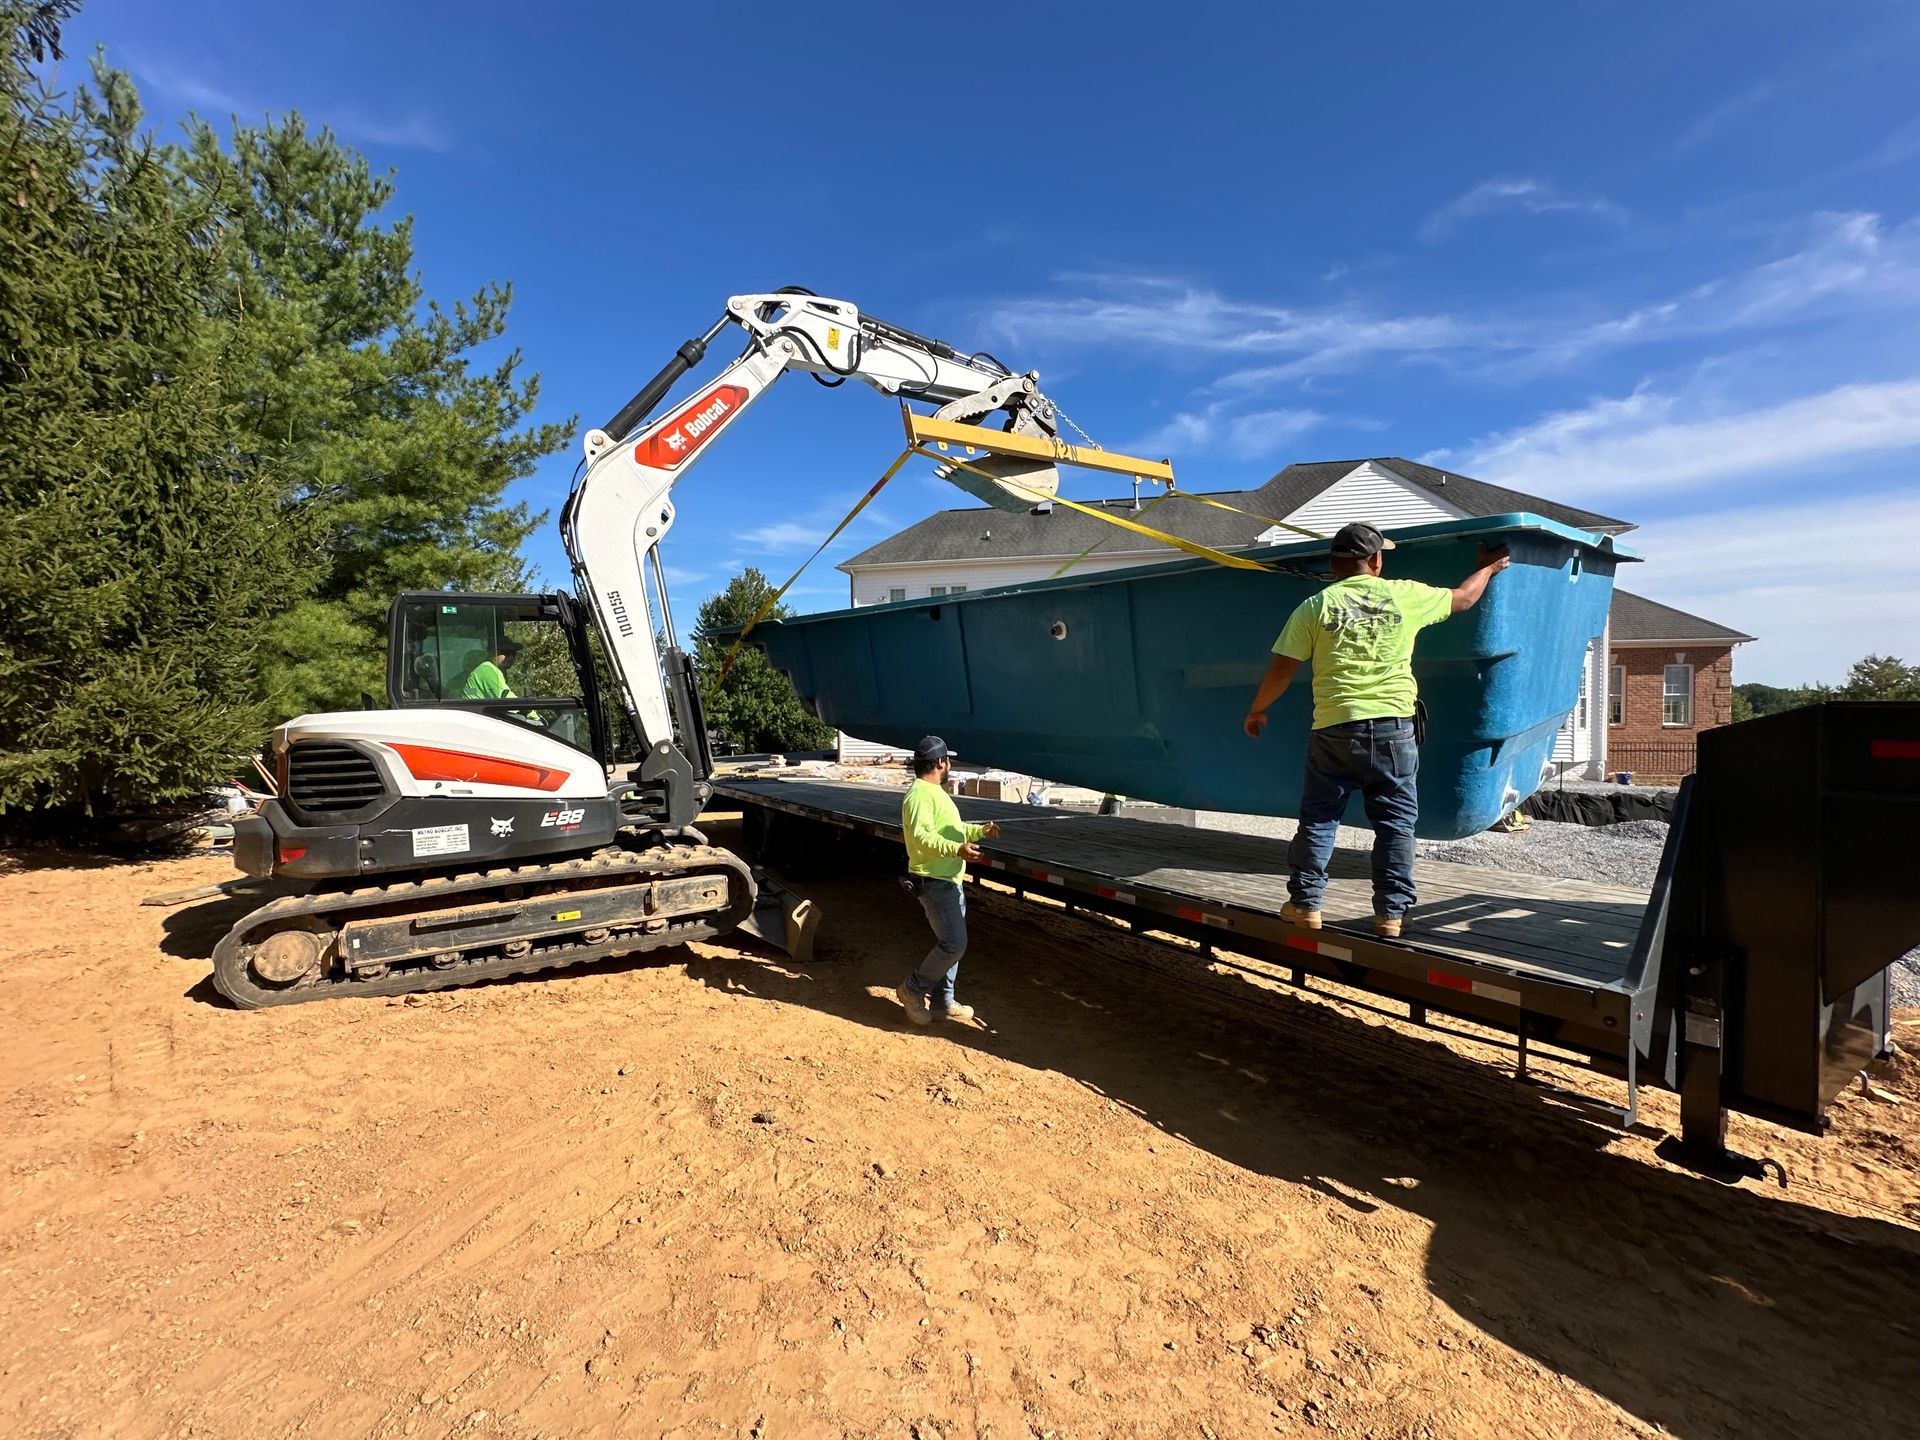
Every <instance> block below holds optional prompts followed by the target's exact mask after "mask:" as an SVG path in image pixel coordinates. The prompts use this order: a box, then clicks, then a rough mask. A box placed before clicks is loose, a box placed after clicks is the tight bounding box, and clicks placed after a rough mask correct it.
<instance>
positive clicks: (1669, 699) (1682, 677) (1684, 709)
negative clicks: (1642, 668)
mask: <svg viewBox="0 0 1920 1440" xmlns="http://www.w3.org/2000/svg"><path fill="white" fill-rule="evenodd" d="M1660 723H1661V724H1662V725H1691V724H1692V723H1693V667H1692V666H1691V665H1669V666H1667V668H1666V669H1665V670H1663V671H1662V672H1661V679H1660Z"/></svg>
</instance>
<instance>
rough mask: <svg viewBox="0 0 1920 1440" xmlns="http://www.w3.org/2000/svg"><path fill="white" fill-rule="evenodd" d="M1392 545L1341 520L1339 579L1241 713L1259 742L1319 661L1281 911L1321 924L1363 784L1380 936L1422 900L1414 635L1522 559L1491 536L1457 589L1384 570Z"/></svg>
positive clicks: (1300, 613)
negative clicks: (1344, 821)
mask: <svg viewBox="0 0 1920 1440" xmlns="http://www.w3.org/2000/svg"><path fill="white" fill-rule="evenodd" d="M1391 549H1393V541H1391V540H1389V539H1387V537H1386V536H1384V535H1382V534H1381V533H1380V532H1379V531H1378V530H1377V529H1375V528H1374V527H1373V526H1371V525H1368V524H1365V523H1364V522H1361V521H1355V522H1353V523H1352V524H1349V525H1343V526H1341V527H1340V530H1339V532H1338V533H1337V534H1336V535H1335V536H1334V537H1333V550H1332V567H1331V568H1332V571H1333V583H1332V584H1331V585H1328V586H1326V587H1325V588H1324V589H1322V590H1320V591H1318V592H1317V593H1316V594H1314V595H1311V596H1309V597H1308V598H1307V599H1305V600H1303V601H1301V603H1300V604H1299V606H1298V607H1297V608H1296V609H1295V610H1294V612H1293V614H1292V615H1290V616H1289V617H1288V618H1287V623H1286V627H1285V628H1284V629H1283V630H1281V632H1280V638H1279V639H1278V640H1276V641H1274V642H1273V658H1272V659H1271V660H1270V661H1268V662H1267V671H1266V674H1264V675H1262V676H1261V677H1260V685H1259V688H1258V689H1257V690H1255V691H1254V695H1253V704H1252V706H1251V707H1249V709H1248V710H1247V716H1246V719H1245V720H1244V721H1242V722H1241V725H1242V728H1243V729H1244V730H1245V731H1246V732H1247V734H1248V735H1250V736H1253V737H1254V738H1256V739H1257V738H1258V737H1259V736H1260V734H1261V732H1262V731H1264V730H1265V729H1266V728H1267V709H1268V707H1269V706H1271V705H1272V704H1273V703H1274V701H1276V700H1278V699H1279V698H1280V697H1281V696H1282V695H1283V694H1285V693H1286V690H1287V687H1288V686H1289V685H1291V684H1292V683H1293V677H1294V676H1295V675H1296V674H1297V673H1298V672H1299V669H1300V667H1301V666H1302V665H1311V666H1312V667H1313V734H1312V735H1311V736H1310V737H1309V738H1308V740H1307V756H1306V766H1307V773H1306V780H1305V783H1304V784H1303V785H1302V786H1301V790H1300V825H1299V829H1297V830H1296V831H1295V832H1294V836H1293V847H1292V849H1291V850H1289V851H1288V854H1287V863H1288V868H1289V872H1290V873H1289V874H1288V877H1287V893H1288V895H1289V896H1290V897H1291V898H1290V899H1289V900H1288V901H1287V903H1286V904H1285V905H1283V906H1282V907H1281V909H1280V918H1281V919H1283V920H1287V921H1291V922H1292V923H1293V924H1295V925H1299V926H1302V927H1303V928H1305V929H1308V930H1318V929H1319V928H1320V901H1321V898H1322V897H1323V896H1324V895H1325V894H1326V890H1327V862H1328V861H1329V860H1331V859H1332V858H1333V842H1334V837H1335V835H1336V834H1337V832H1338V831H1339V828H1340V820H1341V817H1342V816H1343V815H1345V814H1346V810H1347V802H1348V800H1350V799H1351V798H1352V796H1353V793H1354V792H1355V791H1356V790H1357V791H1359V792H1360V799H1361V804H1362V805H1363V806H1364V807H1365V809H1366V814H1367V819H1368V820H1369V821H1371V822H1372V823H1373V835H1374V839H1373V933H1374V934H1376V935H1380V936H1384V937H1388V938H1391V937H1393V936H1397V935H1398V934H1399V933H1400V926H1401V921H1402V918H1403V917H1404V916H1405V915H1406V913H1407V911H1408V910H1410V909H1412V908H1413V905H1414V902H1415V899H1416V896H1415V893H1414V887H1413V827H1414V823H1415V822H1416V821H1417V820H1418V819H1419V817H1420V801H1419V795H1418V792H1417V790H1416V788H1415V786H1416V781H1417V780H1418V778H1419V773H1420V747H1419V744H1418V741H1417V740H1416V738H1415V734H1414V720H1413V716H1414V707H1415V705H1416V704H1417V703H1418V701H1419V687H1418V686H1417V685H1416V684H1415V682H1414V678H1413V643H1414V640H1415V638H1416V637H1417V636H1418V635H1419V633H1420V632H1421V631H1422V630H1423V629H1425V628H1426V627H1427V626H1429V625H1435V624H1438V623H1439V622H1440V621H1442V620H1445V619H1447V618H1448V617H1449V616H1451V615H1458V614H1460V613H1461V612H1462V611H1463V610H1471V609H1472V608H1473V607H1474V606H1475V605H1477V604H1479V603H1480V597H1481V596H1482V595H1484V594H1485V593H1486V590H1487V582H1488V581H1490V580H1492V579H1493V577H1494V576H1495V575H1496V574H1498V573H1499V572H1500V571H1502V570H1504V569H1506V568H1507V566H1508V564H1509V563H1511V562H1510V560H1509V557H1508V555H1507V549H1506V547H1505V546H1504V545H1503V546H1500V547H1499V548H1497V549H1493V550H1489V549H1488V548H1487V547H1486V546H1484V545H1482V546H1481V547H1480V554H1479V560H1478V563H1477V564H1476V565H1475V567H1474V569H1473V572H1472V573H1471V574H1469V575H1468V576H1467V578H1466V579H1464V580H1462V581H1461V582H1460V583H1459V584H1458V585H1456V586H1454V587H1453V588H1452V589H1451V590H1447V589H1444V588H1442V587H1441V586H1438V585H1423V584H1421V583H1420V582H1419V581H1417V580H1386V579H1383V578H1381V571H1382V570H1383V569H1384V568H1385V564H1386V558H1385V557H1386V552H1387V551H1389V550H1391Z"/></svg>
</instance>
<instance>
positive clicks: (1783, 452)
mask: <svg viewBox="0 0 1920 1440" xmlns="http://www.w3.org/2000/svg"><path fill="white" fill-rule="evenodd" d="M1912 446H1920V377H1917V378H1912V379H1905V380H1891V381H1884V382H1880V383H1876V384H1860V385H1842V386H1839V387H1837V388H1834V389H1831V390H1825V391H1821V392H1819V393H1817V394H1811V395H1803V396H1799V397H1796V398H1794V399H1790V400H1785V401H1781V402H1779V403H1777V404H1772V405H1766V406H1760V407H1753V408H1746V409H1713V408H1710V407H1709V406H1707V405H1705V404H1703V403H1700V402H1696V401H1693V400H1691V399H1690V397H1686V396H1678V395H1671V394H1662V393H1659V392H1657V391H1655V390H1653V389H1651V388H1649V387H1642V388H1641V389H1638V390H1636V391H1634V393H1633V394H1631V395H1628V396H1624V397H1620V398H1617V399H1606V400H1599V401H1596V402H1594V403H1593V404H1591V405H1588V406H1585V407H1584V408H1581V409H1574V410H1562V411H1558V412H1556V413H1554V414H1550V415H1547V416H1545V417H1543V418H1542V419H1540V420H1537V421H1535V422H1534V423H1532V424H1530V425H1525V426H1522V427H1520V428H1518V429H1514V430H1509V431H1505V432H1502V433H1499V434H1494V435H1489V436H1486V437H1484V438H1482V439H1480V440H1478V441H1475V442H1473V443H1472V444H1469V445H1466V446H1464V447H1461V448H1460V449H1458V450H1441V451H1436V452H1433V454H1432V455H1430V456H1428V457H1426V458H1428V459H1431V460H1433V461H1434V462H1435V463H1445V464H1447V465H1449V466H1451V467H1452V468H1455V469H1458V470H1461V471H1464V472H1465V473H1467V474H1470V475H1476V476H1479V477H1480V478H1482V479H1486V480H1494V481H1498V482H1502V483H1509V484H1513V485H1516V486H1518V487H1520V488H1523V489H1527V488H1531V489H1534V490H1536V491H1541V490H1550V491H1551V492H1552V493H1553V494H1555V495H1563V496H1566V497H1567V498H1568V499H1569V500H1572V501H1574V502H1575V503H1581V504H1606V503H1609V502H1612V501H1615V500H1617V499H1619V498H1622V497H1630V496H1645V495H1648V494H1661V495H1672V494H1674V493H1675V492H1684V491H1706V490H1717V489H1720V488H1722V487H1724V486H1727V485H1729V484H1732V483H1735V482H1746V481H1750V480H1752V479H1754V478H1755V477H1758V476H1765V475H1777V474H1779V473H1781V472H1784V471H1793V470H1798V471H1803V472H1809V473H1812V474H1815V475H1818V474H1819V473H1821V470H1822V468H1823V467H1829V466H1832V465H1835V464H1838V463H1840V462H1843V461H1851V460H1856V459H1858V458H1860V457H1863V456H1867V455H1872V454H1876V453H1882V452H1887V451H1893V450H1901V449H1906V448H1909V447H1912ZM1916 533H1920V532H1916ZM1776 538H1778V537H1776ZM1793 543H1794V544H1796V545H1797V544H1799V543H1800V542H1799V539H1798V537H1795V539H1794V541H1793Z"/></svg>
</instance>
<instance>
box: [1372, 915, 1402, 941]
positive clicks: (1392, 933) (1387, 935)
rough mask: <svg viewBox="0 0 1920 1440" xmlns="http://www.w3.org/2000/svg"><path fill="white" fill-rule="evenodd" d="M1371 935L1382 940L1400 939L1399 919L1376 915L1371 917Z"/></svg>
mask: <svg viewBox="0 0 1920 1440" xmlns="http://www.w3.org/2000/svg"><path fill="white" fill-rule="evenodd" d="M1373 933H1374V934H1376V935H1378V936H1379V937H1380V938H1381V939H1382V940H1398V939H1399V938H1400V917H1399V916H1397V915H1376V916H1374V917H1373Z"/></svg>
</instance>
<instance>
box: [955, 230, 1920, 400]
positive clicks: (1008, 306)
mask: <svg viewBox="0 0 1920 1440" xmlns="http://www.w3.org/2000/svg"><path fill="white" fill-rule="evenodd" d="M1782 243H1784V244H1785V245H1786V246H1788V247H1790V248H1788V249H1787V250H1786V253H1784V254H1781V255H1778V256H1776V257H1775V258H1773V259H1769V260H1764V261H1761V262H1759V263H1757V264H1753V265H1749V266H1747V267H1745V268H1744V269H1739V270H1734V271H1731V272H1729V273H1726V274H1723V275H1719V276H1715V277H1714V278H1712V279H1710V280H1707V281H1706V282H1704V283H1702V284H1699V285H1695V286H1693V287H1692V288H1690V289H1688V290H1685V291H1682V292H1680V293H1678V294H1674V295H1668V296H1663V297H1662V298H1660V299H1658V300H1654V301H1651V302H1648V303H1645V304H1641V305H1637V306H1634V307H1632V308H1629V309H1626V310H1624V311H1622V312H1620V313H1617V314H1612V315H1606V316H1604V318H1600V319H1595V318H1593V311H1592V309H1591V307H1589V308H1588V309H1587V310H1586V312H1585V313H1575V312H1573V310H1572V307H1571V306H1570V305H1569V304H1568V303H1567V302H1565V301H1563V300H1553V301H1543V302H1541V303H1539V304H1536V305H1534V306H1532V307H1531V308H1530V309H1527V310H1524V311H1519V312H1516V313H1514V314H1511V315H1501V314H1492V313H1489V314H1485V315H1460V314H1452V313H1448V312H1446V311H1434V312H1430V313H1412V314H1383V313H1380V312H1378V311H1374V310H1370V309H1367V308H1364V307H1362V306H1359V305H1353V304H1338V305H1331V306H1306V307H1302V306H1289V305H1278V304H1271V303H1267V302H1263V301H1251V300H1240V299H1234V298H1232V297H1229V296H1225V295H1222V294H1220V293H1219V292H1218V291H1216V290H1212V289H1208V288H1206V287H1203V286H1196V285H1192V284H1189V283H1186V282H1183V281H1176V280H1169V279H1166V278H1164V277H1159V276H1151V275H1135V276H1111V275H1106V276H1094V277H1074V278H1077V279H1079V280H1082V281H1084V282H1085V283H1088V284H1089V285H1091V287H1092V293H1089V294H1084V295H1073V296H1053V297H1039V298H1028V299H1022V300H1009V301H1004V302H1001V303H1000V304H998V305H996V306H995V307H993V308H992V309H991V310H990V311H989V312H988V313H987V315H986V316H985V317H984V324H985V326H986V327H987V328H988V329H989V330H990V331H991V332H992V333H993V335H994V336H995V338H996V339H1005V340H1007V341H1008V342H1010V343H1012V344H1014V345H1016V346H1019V347H1021V348H1023V349H1025V348H1031V347H1035V346H1043V345H1054V346H1078V347H1086V348H1089V349H1102V350H1108V351H1127V350H1133V351H1143V350H1144V351H1152V352H1160V353H1166V354H1169V355H1177V356H1183V357H1188V358H1195V359H1199V360H1203V361H1204V360H1215V361H1225V362H1227V363H1228V364H1229V365H1230V366H1231V367H1232V368H1229V369H1227V371H1226V373H1224V374H1223V375H1221V376H1220V377H1219V378H1217V379H1215V380H1213V381H1212V382H1211V385H1212V386H1213V387H1214V388H1215V389H1216V390H1217V391H1227V392H1249V393H1259V392H1262V391H1268V390H1271V389H1272V388H1273V387H1275V386H1277V385H1282V384H1286V383H1289V382H1298V381H1304V380H1308V379H1311V378H1313V377H1315V376H1317V375H1323V374H1331V373H1338V372H1342V371H1350V370H1353V369H1356V368H1358V367H1359V366H1360V365H1362V364H1364V363H1366V362H1368V361H1378V360H1380V359H1382V358H1387V359H1394V358H1397V359H1401V360H1412V359H1423V360H1428V361H1434V360H1441V361H1450V362H1452V363H1454V364H1456V365H1470V366H1478V367H1483V368H1484V367H1489V366H1505V367H1508V368H1524V369H1525V370H1526V371H1527V372H1528V373H1533V372H1534V371H1536V370H1537V368H1538V366H1539V365H1540V364H1542V363H1552V364H1556V365H1567V364H1571V363H1573V362H1575V361H1577V360H1580V359H1584V358H1586V357H1588V356H1591V355H1594V354H1596V353H1601V352H1606V351H1614V350H1622V349H1626V348H1629V347H1633V346H1644V345H1649V344H1656V343H1670V342H1675V341H1683V340H1701V339H1708V338H1712V337H1715V336H1721V335H1731V334H1741V333H1764V332H1766V331H1769V330H1777V329H1780V328H1782V327H1786V326H1792V325H1805V324H1811V323H1815V322H1819V321H1828V320H1834V319H1838V318H1842V317H1848V316H1859V315H1884V314H1888V313H1892V312H1896V311H1905V310H1911V309H1914V308H1916V307H1920V220H1908V221H1906V222H1904V223H1901V224H1897V225H1889V224H1888V223H1887V222H1886V221H1885V220H1884V219H1883V218H1882V217H1881V216H1879V215H1876V214H1872V213H1870V212H1844V213H1833V212H1821V213H1817V214H1814V215H1811V216H1809V217H1807V218H1806V219H1805V220H1803V221H1801V222H1800V223H1799V224H1797V225H1796V226H1794V227H1792V228H1791V229H1789V230H1787V231H1785V232H1783V240H1782Z"/></svg>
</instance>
